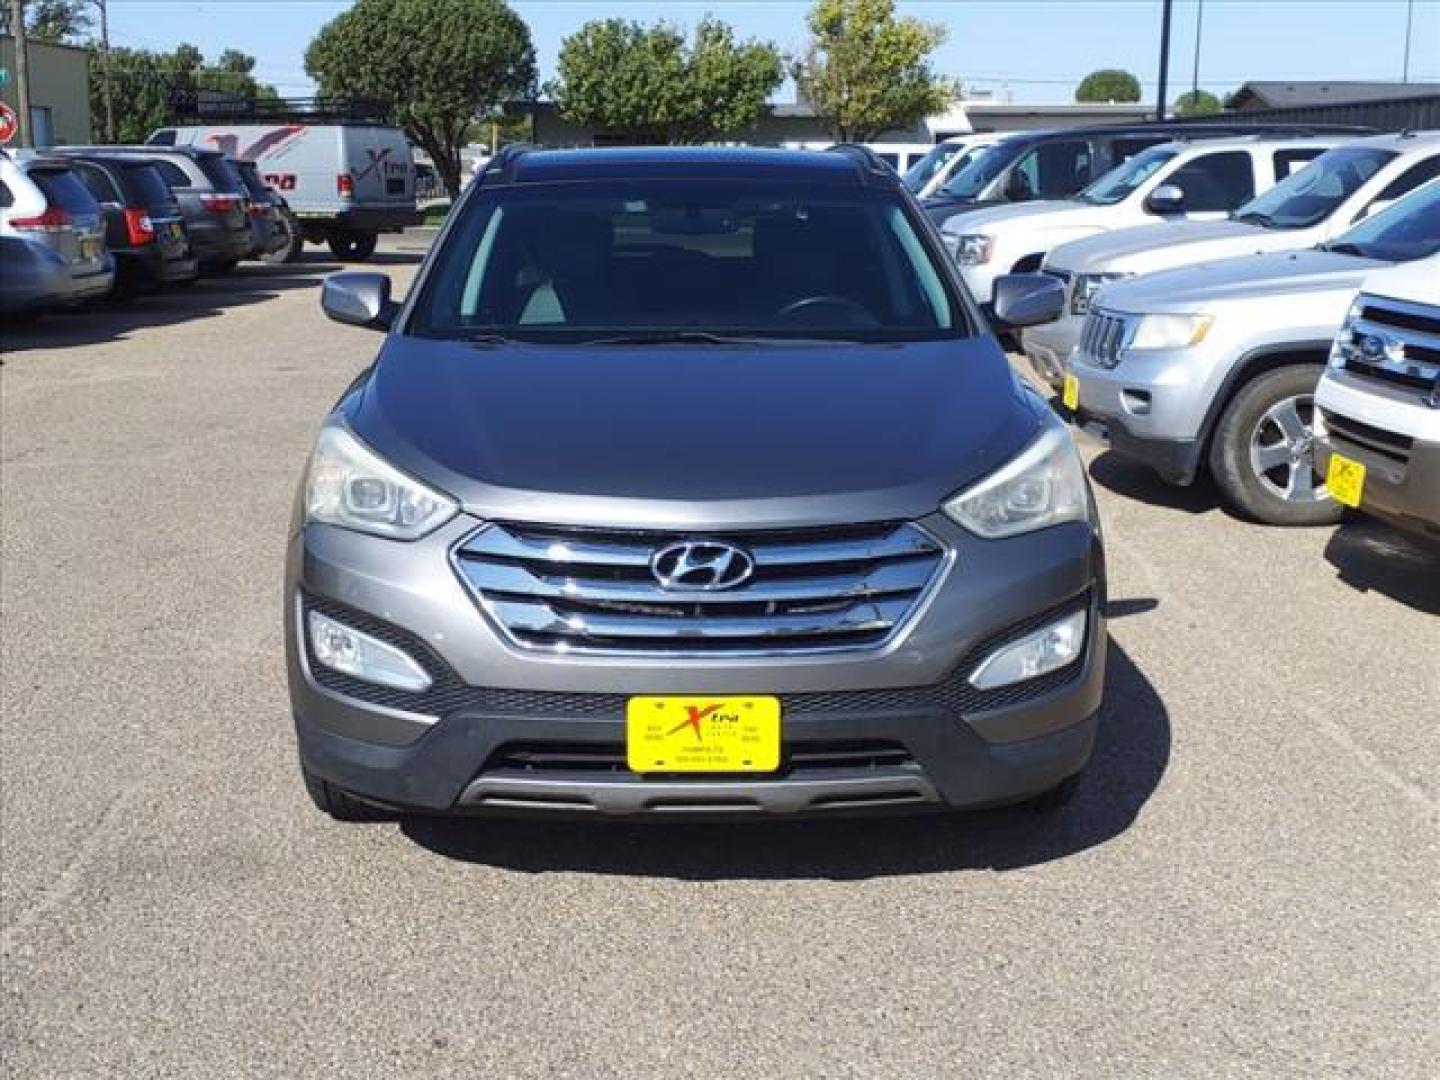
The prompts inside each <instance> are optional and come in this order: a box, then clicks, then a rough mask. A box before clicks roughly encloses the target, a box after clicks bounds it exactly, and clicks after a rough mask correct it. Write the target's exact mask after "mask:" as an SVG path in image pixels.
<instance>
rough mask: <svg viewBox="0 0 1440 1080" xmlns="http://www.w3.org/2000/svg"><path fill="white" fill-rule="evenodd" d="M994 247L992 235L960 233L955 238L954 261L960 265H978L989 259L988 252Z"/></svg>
mask: <svg viewBox="0 0 1440 1080" xmlns="http://www.w3.org/2000/svg"><path fill="white" fill-rule="evenodd" d="M994 248H995V238H994V237H993V236H983V235H981V234H979V233H962V234H961V235H960V236H958V237H956V238H955V248H954V251H955V261H956V262H958V263H959V264H960V265H961V266H980V265H982V264H983V263H987V262H989V261H990V253H991V251H993V250H994Z"/></svg>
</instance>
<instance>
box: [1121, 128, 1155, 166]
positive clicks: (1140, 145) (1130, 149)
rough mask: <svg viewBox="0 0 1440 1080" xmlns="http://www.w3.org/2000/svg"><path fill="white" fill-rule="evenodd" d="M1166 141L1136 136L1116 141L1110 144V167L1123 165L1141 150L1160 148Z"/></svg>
mask: <svg viewBox="0 0 1440 1080" xmlns="http://www.w3.org/2000/svg"><path fill="white" fill-rule="evenodd" d="M1164 141H1165V140H1164V139H1156V138H1152V137H1140V136H1135V135H1132V136H1130V137H1129V138H1125V139H1116V140H1115V141H1114V142H1113V143H1111V144H1110V154H1111V157H1110V167H1111V168H1112V169H1113V168H1114V167H1115V166H1116V165H1123V164H1125V162H1127V161H1129V160H1130V159H1131V158H1132V157H1134V156H1135V155H1136V154H1138V153H1140V151H1141V150H1149V149H1150V147H1152V146H1159V145H1160V144H1161V143H1162V142H1164Z"/></svg>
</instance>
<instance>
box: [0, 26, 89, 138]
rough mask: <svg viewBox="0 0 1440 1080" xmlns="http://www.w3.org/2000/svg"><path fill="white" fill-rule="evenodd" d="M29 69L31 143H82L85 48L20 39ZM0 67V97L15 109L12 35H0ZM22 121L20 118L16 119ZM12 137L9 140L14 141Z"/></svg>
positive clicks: (86, 121) (17, 93) (86, 114)
mask: <svg viewBox="0 0 1440 1080" xmlns="http://www.w3.org/2000/svg"><path fill="white" fill-rule="evenodd" d="M25 56H26V59H27V60H28V61H29V64H28V66H29V69H30V132H31V140H32V142H33V143H34V145H36V146H61V145H65V144H67V143H88V142H89V141H90V140H91V131H90V53H89V51H88V50H86V49H77V48H75V47H73V46H71V45H48V44H45V43H43V42H38V41H27V42H26V43H25ZM0 68H4V69H5V70H6V71H8V72H9V73H10V78H9V79H8V80H7V81H6V83H5V85H4V86H3V87H0V101H4V102H5V104H6V105H9V106H10V108H12V109H14V110H15V112H16V114H17V115H19V112H20V90H19V87H18V86H16V82H15V39H14V37H12V36H11V35H9V34H0ZM21 123H22V125H23V123H24V120H23V118H22V121H21ZM18 143H19V139H18V138H17V139H16V140H15V141H14V143H12V145H18Z"/></svg>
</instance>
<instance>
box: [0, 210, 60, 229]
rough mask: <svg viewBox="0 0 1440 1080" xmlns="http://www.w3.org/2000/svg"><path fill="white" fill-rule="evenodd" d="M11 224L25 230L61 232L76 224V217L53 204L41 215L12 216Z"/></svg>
mask: <svg viewBox="0 0 1440 1080" xmlns="http://www.w3.org/2000/svg"><path fill="white" fill-rule="evenodd" d="M10 224H11V225H12V226H14V227H15V228H17V229H21V230H23V231H25V232H60V231H61V230H62V229H68V228H70V226H72V225H74V224H75V219H74V218H72V217H71V216H70V215H69V214H67V213H66V212H65V211H64V210H60V209H57V208H56V207H53V206H52V207H51V208H50V209H49V210H46V211H45V212H44V213H43V214H41V215H40V216H39V217H27V218H11V219H10Z"/></svg>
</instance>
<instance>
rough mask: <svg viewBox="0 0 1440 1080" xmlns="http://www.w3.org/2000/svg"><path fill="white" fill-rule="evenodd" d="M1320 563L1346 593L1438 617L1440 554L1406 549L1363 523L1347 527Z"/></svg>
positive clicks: (1384, 528)
mask: <svg viewBox="0 0 1440 1080" xmlns="http://www.w3.org/2000/svg"><path fill="white" fill-rule="evenodd" d="M1325 558H1326V561H1328V562H1329V563H1330V565H1331V566H1333V567H1335V569H1336V570H1337V571H1338V572H1339V574H1340V580H1341V581H1343V582H1345V584H1346V585H1349V586H1350V587H1351V588H1352V589H1355V590H1357V591H1359V592H1378V593H1380V594H1381V595H1383V596H1388V597H1390V599H1392V600H1398V601H1399V602H1400V603H1402V604H1405V605H1406V606H1408V607H1412V608H1414V609H1415V610H1416V611H1420V612H1424V613H1425V614H1427V615H1440V554H1437V553H1433V552H1427V551H1425V550H1423V549H1422V548H1420V547H1418V546H1416V545H1414V544H1412V543H1411V542H1410V541H1409V540H1407V539H1406V538H1405V537H1404V536H1403V535H1402V534H1401V533H1398V532H1396V531H1395V530H1393V529H1391V528H1390V527H1389V526H1388V525H1385V524H1383V523H1381V522H1378V521H1373V520H1369V519H1364V518H1360V519H1356V520H1352V521H1347V522H1346V523H1345V524H1344V525H1342V526H1341V527H1340V528H1338V529H1336V530H1335V533H1334V535H1333V536H1331V537H1330V542H1329V543H1327V544H1326V545H1325Z"/></svg>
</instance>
